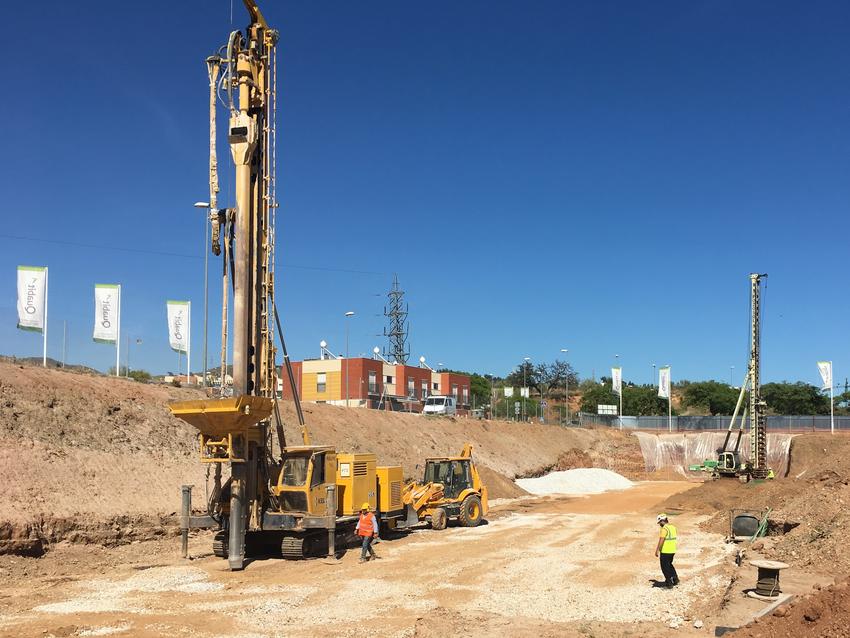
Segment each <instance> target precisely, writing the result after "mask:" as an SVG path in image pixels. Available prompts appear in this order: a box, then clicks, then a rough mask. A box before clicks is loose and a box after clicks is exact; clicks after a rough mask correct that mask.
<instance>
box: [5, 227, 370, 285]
mask: <svg viewBox="0 0 850 638" xmlns="http://www.w3.org/2000/svg"><path fill="white" fill-rule="evenodd" d="M0 237H2V238H3V239H15V240H18V241H37V242H43V243H45V244H57V245H60V246H73V247H75V248H95V249H97V250H116V251H118V252H125V253H138V254H142V255H158V256H160V257H178V258H180V259H203V255H188V254H186V253H171V252H166V251H162V250H148V249H145V248H128V247H126V246H102V245H98V244H85V243H83V242H75V241H67V240H62V239H42V238H40V237H24V236H21V235H6V234H3V233H0ZM282 267H283V268H293V269H297V270H315V271H319V272H344V273H349V274H354V275H380V276H383V275H386V274H387V273H384V272H376V271H373V270H351V269H348V268H327V267H322V266H300V265H297V264H283V265H282Z"/></svg>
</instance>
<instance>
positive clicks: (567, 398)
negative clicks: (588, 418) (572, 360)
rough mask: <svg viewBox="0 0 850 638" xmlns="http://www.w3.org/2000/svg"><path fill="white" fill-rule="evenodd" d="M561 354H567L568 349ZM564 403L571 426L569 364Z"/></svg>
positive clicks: (564, 349)
mask: <svg viewBox="0 0 850 638" xmlns="http://www.w3.org/2000/svg"><path fill="white" fill-rule="evenodd" d="M561 352H563V353H564V354H567V353H568V352H569V350H568V349H567V348H561ZM564 402H565V403H566V404H567V425H569V424H570V364H569V362H567V371H566V372H564Z"/></svg>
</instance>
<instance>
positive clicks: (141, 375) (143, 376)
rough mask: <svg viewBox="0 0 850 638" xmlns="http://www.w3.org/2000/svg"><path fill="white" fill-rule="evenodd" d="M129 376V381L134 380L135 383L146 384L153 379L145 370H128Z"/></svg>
mask: <svg viewBox="0 0 850 638" xmlns="http://www.w3.org/2000/svg"><path fill="white" fill-rule="evenodd" d="M129 376H130V378H131V379H135V380H136V381H139V382H140V383H147V382H148V381H150V380H151V379H152V378H153V377H152V376H151V373H150V372H148V371H147V370H130V375H129Z"/></svg>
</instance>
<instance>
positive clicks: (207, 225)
mask: <svg viewBox="0 0 850 638" xmlns="http://www.w3.org/2000/svg"><path fill="white" fill-rule="evenodd" d="M195 208H204V209H206V210H207V217H206V219H205V220H204V380H203V387H205V388H206V387H207V321H208V319H209V314H210V307H209V300H208V298H207V285H208V284H209V275H208V272H209V271H208V269H209V258H210V253H209V243H210V215H209V212H210V204H209V202H195Z"/></svg>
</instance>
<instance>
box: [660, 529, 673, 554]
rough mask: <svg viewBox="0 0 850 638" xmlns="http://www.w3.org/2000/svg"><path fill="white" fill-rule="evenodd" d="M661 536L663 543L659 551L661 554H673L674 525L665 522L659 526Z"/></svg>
mask: <svg viewBox="0 0 850 638" xmlns="http://www.w3.org/2000/svg"><path fill="white" fill-rule="evenodd" d="M661 538H663V539H664V543H663V544H662V545H661V553H662V554H675V553H676V526H675V525H671V524H670V523H667V524H666V525H665V526H664V527H662V528H661Z"/></svg>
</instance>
